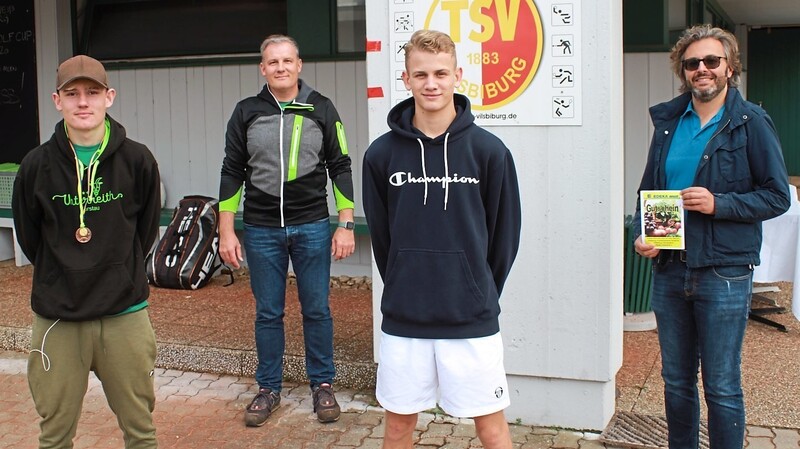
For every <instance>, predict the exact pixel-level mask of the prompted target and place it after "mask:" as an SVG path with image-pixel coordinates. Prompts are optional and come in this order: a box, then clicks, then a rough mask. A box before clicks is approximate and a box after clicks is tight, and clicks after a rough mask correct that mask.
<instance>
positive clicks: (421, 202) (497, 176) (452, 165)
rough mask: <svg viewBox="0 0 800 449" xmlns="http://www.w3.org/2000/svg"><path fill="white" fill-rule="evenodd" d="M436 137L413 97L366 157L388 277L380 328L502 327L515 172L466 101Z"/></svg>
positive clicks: (371, 206) (376, 241) (438, 333)
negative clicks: (421, 126)
mask: <svg viewBox="0 0 800 449" xmlns="http://www.w3.org/2000/svg"><path fill="white" fill-rule="evenodd" d="M455 104H456V112H457V114H456V118H455V120H453V122H452V123H451V124H450V127H449V128H448V129H447V131H446V132H445V133H444V134H443V135H441V136H438V137H436V138H433V139H432V138H429V137H427V136H425V135H424V134H423V133H422V132H420V131H419V130H418V129H416V128H415V127H414V126H413V125H412V118H413V116H414V99H413V98H410V99H408V100H405V101H403V102H402V103H400V104H398V105H397V106H395V107H394V108H393V109H392V110H391V111H390V112H389V117H388V122H389V127H390V128H391V131H390V132H388V133H386V134H384V135H383V136H381V137H380V138H378V139H377V140H375V141H374V142H373V143H372V145H370V147H369V148H368V149H367V152H366V154H365V156H364V180H363V197H364V198H363V199H364V210H365V212H366V217H367V222H368V225H369V230H370V238H371V241H372V250H373V253H374V254H375V262H376V264H377V266H378V270H379V271H380V274H381V277H382V278H383V281H384V284H385V285H384V289H383V297H382V300H381V312H382V313H383V325H382V330H383V331H384V332H386V333H387V334H390V335H396V336H401V337H412V338H443V339H457V338H475V337H484V336H488V335H493V334H495V333H497V332H498V331H499V325H498V318H497V317H498V315H499V314H500V305H499V297H500V292H501V291H502V289H503V284H504V283H505V281H506V277H507V276H508V273H509V270H510V269H511V264H512V263H513V261H514V258H515V257H516V255H517V249H518V246H519V238H520V228H521V211H520V200H519V189H518V186H517V174H516V170H515V168H514V161H513V159H512V157H511V153H510V152H509V150H508V149H507V148H506V147H505V145H504V144H503V142H502V141H500V139H498V138H497V137H495V136H494V135H493V134H491V133H489V132H488V131H486V130H483V129H481V128H480V127H478V126H477V125H475V123H473V122H474V117H473V116H472V113H471V112H470V105H469V100H467V98H466V97H464V96H462V95H458V94H456V95H455Z"/></svg>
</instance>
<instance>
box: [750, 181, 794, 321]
mask: <svg viewBox="0 0 800 449" xmlns="http://www.w3.org/2000/svg"><path fill="white" fill-rule="evenodd" d="M791 187H792V205H791V207H790V208H789V210H788V211H786V213H784V214H783V215H781V216H779V217H775V218H773V219H772V220H767V221H765V222H763V223H762V227H763V235H764V241H763V242H762V243H761V265H759V266H757V267H756V269H755V271H754V272H753V282H792V283H793V284H792V313H794V316H795V317H796V318H797V319H798V320H800V202H798V200H797V189H796V188H795V187H794V186H791Z"/></svg>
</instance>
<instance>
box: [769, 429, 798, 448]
mask: <svg viewBox="0 0 800 449" xmlns="http://www.w3.org/2000/svg"><path fill="white" fill-rule="evenodd" d="M772 430H773V431H774V432H775V438H774V439H773V441H774V442H775V447H777V448H780V449H800V432H798V431H797V430H796V429H772Z"/></svg>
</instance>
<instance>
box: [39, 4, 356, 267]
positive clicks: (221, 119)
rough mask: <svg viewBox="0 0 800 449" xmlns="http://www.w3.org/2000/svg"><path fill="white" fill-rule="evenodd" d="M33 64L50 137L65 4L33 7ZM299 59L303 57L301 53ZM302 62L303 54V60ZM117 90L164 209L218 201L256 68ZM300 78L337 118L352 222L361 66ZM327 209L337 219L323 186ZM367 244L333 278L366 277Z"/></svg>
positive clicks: (144, 74)
mask: <svg viewBox="0 0 800 449" xmlns="http://www.w3.org/2000/svg"><path fill="white" fill-rule="evenodd" d="M36 6H37V9H36V15H37V46H38V49H39V50H38V51H37V56H39V57H38V60H39V61H41V63H40V67H41V69H40V70H39V85H40V92H41V93H42V95H40V104H39V110H40V130H41V132H40V134H41V136H42V139H43V140H46V139H49V138H50V136H51V135H52V134H53V126H54V125H55V123H56V122H57V121H58V120H60V119H61V116H60V114H59V113H58V112H57V111H56V110H55V108H54V107H53V103H52V101H51V100H50V96H49V95H48V93H50V92H52V91H53V90H54V84H55V76H54V75H53V74H55V73H56V68H57V67H58V63H59V62H60V61H62V60H64V59H66V58H68V57H70V56H72V54H71V50H70V49H69V46H67V47H66V48H65V47H64V45H63V43H64V42H65V39H66V42H70V39H71V34H70V31H69V20H70V19H69V17H70V16H69V2H68V1H66V2H65V1H61V0H59V1H56V2H46V1H43V0H41V1H39V2H38V4H37V5H36ZM301 52H302V49H301ZM301 54H302V53H301ZM108 76H109V83H110V84H111V87H113V88H115V89H116V90H117V97H116V99H115V101H114V105H113V106H112V107H111V108H110V109H109V114H110V115H111V116H112V117H114V119H116V120H118V121H119V122H120V123H122V124H123V126H125V129H126V131H127V133H128V136H129V137H131V138H132V139H134V140H137V141H139V142H142V143H144V144H145V145H147V146H148V147H149V148H150V150H151V151H152V152H153V154H154V155H155V157H156V159H157V160H158V164H159V169H160V171H161V178H162V182H163V183H164V187H165V190H166V200H165V202H166V207H175V206H176V205H177V204H178V201H179V200H180V199H181V198H183V197H184V196H185V195H208V196H211V197H217V196H218V195H219V179H220V168H221V164H222V158H223V156H224V148H225V129H226V126H227V123H228V119H229V118H230V115H231V113H232V112H233V108H234V107H235V106H236V103H237V102H238V101H239V100H241V99H243V98H245V97H248V96H253V95H256V94H257V93H258V92H260V91H261V89H262V87H263V85H264V78H263V77H262V76H261V74H260V72H259V68H258V64H257V63H252V64H239V65H213V66H201V67H174V68H147V69H123V70H120V69H116V70H108ZM300 77H301V78H302V79H303V80H304V81H305V82H307V83H309V84H310V85H311V86H312V87H314V88H315V89H316V90H318V91H320V92H321V93H322V94H323V95H325V96H327V97H329V98H330V99H331V100H332V101H333V103H334V104H335V105H336V108H337V109H338V111H339V115H340V116H341V118H342V122H343V123H344V126H345V132H346V134H347V140H348V150H349V153H350V157H351V159H352V162H353V166H352V169H353V184H354V188H355V192H356V210H355V214H356V216H363V211H362V208H361V201H360V199H361V160H362V158H363V154H364V151H366V148H367V146H368V144H369V141H368V135H367V102H366V63H365V61H339V62H318V63H314V62H306V63H304V64H303V67H302V72H301V74H300ZM328 190H329V192H328V203H329V210H330V212H331V214H332V215H334V214H336V207H335V205H334V202H333V194H332V191H331V188H330V185H329V186H328ZM370 260H371V252H370V248H369V238H368V237H365V236H362V237H359V238H358V239H357V241H356V253H355V254H354V255H353V256H351V257H349V258H347V259H345V260H343V261H341V262H337V263H335V264H334V265H333V268H332V271H333V274H337V275H338V274H351V275H368V274H369V266H370Z"/></svg>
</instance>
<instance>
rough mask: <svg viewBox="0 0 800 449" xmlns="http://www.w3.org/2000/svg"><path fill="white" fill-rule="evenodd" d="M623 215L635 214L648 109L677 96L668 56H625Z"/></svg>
mask: <svg viewBox="0 0 800 449" xmlns="http://www.w3.org/2000/svg"><path fill="white" fill-rule="evenodd" d="M624 71H625V215H633V214H634V213H635V212H636V191H637V190H638V189H639V182H640V181H641V180H642V172H644V166H645V163H646V162H647V150H648V148H649V147H650V138H651V137H652V136H653V124H652V123H651V121H650V113H649V112H648V111H649V109H650V106H653V105H655V104H658V103H661V102H664V101H668V100H671V99H672V98H673V97H675V96H676V95H678V88H679V87H680V83H679V81H678V78H677V77H675V75H674V74H673V73H672V69H671V68H670V64H669V53H625V57H624Z"/></svg>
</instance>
